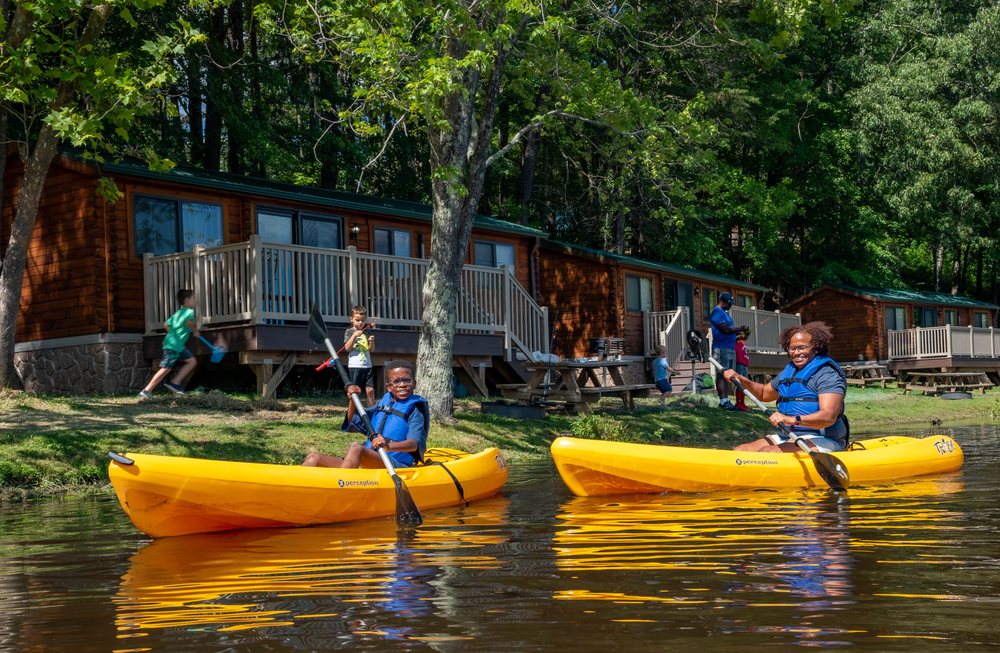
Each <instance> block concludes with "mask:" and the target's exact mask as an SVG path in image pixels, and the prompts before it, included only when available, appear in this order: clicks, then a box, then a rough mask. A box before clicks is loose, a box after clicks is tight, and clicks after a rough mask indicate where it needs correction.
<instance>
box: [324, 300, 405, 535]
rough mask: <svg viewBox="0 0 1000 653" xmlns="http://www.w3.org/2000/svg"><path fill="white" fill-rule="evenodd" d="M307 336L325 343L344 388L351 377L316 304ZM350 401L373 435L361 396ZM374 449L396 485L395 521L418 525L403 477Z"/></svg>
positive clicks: (352, 395)
mask: <svg viewBox="0 0 1000 653" xmlns="http://www.w3.org/2000/svg"><path fill="white" fill-rule="evenodd" d="M309 337H310V338H312V339H313V342H316V343H318V344H323V345H326V349H327V351H329V352H330V358H331V359H332V360H333V362H334V365H336V367H337V371H338V372H340V378H341V380H343V382H344V388H345V389H346V388H347V386H349V385H350V384H351V379H350V378H349V377H348V376H347V370H345V369H344V364H343V363H341V362H340V358H339V357H338V356H337V352H336V350H335V349H334V348H333V343H331V342H330V336H329V335H327V331H326V324H325V323H324V322H323V314H322V313H320V312H319V306H318V305H316V304H313V305H312V310H311V311H310V314H309ZM351 401H352V402H354V408H355V409H356V410H357V412H358V415H359V416H360V417H361V422H362V423H363V424H364V425H365V430H366V431H367V432H368V437H369V438H373V437H375V435H376V433H375V427H373V426H372V422H371V420H370V419H369V418H368V413H367V412H365V406H364V404H362V403H361V398H360V397H359V396H358V395H357V394H351ZM376 451H378V454H379V456H381V458H382V464H383V465H385V469H386V471H387V472H389V476H391V477H392V482H393V483H394V484H395V485H396V523H397V524H399V525H400V526H419V525H420V524H422V523H423V521H424V518H423V516H422V515H421V514H420V510H419V509H418V508H417V504H416V503H415V502H414V501H413V497H412V496H411V495H410V491H409V490H408V489H406V484H405V483H403V479H401V478H400V477H399V474H397V473H396V468H395V467H394V466H393V464H392V461H391V460H390V459H389V454H387V453H386V452H385V448H383V447H379V448H378V449H376Z"/></svg>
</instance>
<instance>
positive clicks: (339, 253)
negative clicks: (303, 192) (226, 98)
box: [143, 236, 548, 356]
mask: <svg viewBox="0 0 1000 653" xmlns="http://www.w3.org/2000/svg"><path fill="white" fill-rule="evenodd" d="M143 266H144V283H145V296H146V305H145V320H146V332H147V333H150V334H151V333H155V332H157V331H162V329H163V322H164V320H166V318H167V317H169V315H170V314H171V313H172V312H173V311H174V310H176V308H177V299H176V296H177V291H178V290H180V289H182V288H193V289H194V290H195V294H196V297H197V308H196V315H197V318H198V323H199V325H200V326H207V325H222V324H239V323H251V324H283V323H285V322H304V321H305V320H308V318H309V311H310V309H311V307H312V305H313V304H314V303H315V304H318V305H319V307H320V310H321V311H322V313H323V318H324V319H326V320H329V321H330V322H334V323H337V322H342V323H346V322H349V321H350V315H351V308H352V307H353V306H355V305H357V304H361V305H364V306H365V307H366V308H367V309H368V315H369V316H370V317H371V318H373V319H374V320H375V321H376V322H377V323H378V324H379V326H383V327H417V326H420V324H421V311H422V305H421V292H422V290H423V285H424V279H425V276H426V273H427V266H428V262H427V261H426V260H424V259H414V258H406V257H399V256H384V255H380V254H370V253H367V252H359V251H358V250H357V249H355V248H354V247H350V248H348V249H346V250H340V249H326V248H320V247H304V246H301V245H281V244H275V243H265V242H263V241H261V239H260V237H258V236H253V237H251V239H250V240H249V241H247V242H245V243H236V244H232V245H225V246H222V247H213V248H210V249H205V248H201V247H196V248H195V249H194V250H193V251H191V252H181V253H178V254H167V255H164V256H152V255H150V254H146V255H145V256H144V257H143ZM457 314H458V330H459V331H462V332H475V333H496V334H502V335H504V338H505V343H506V344H507V346H508V347H507V352H508V355H509V354H510V353H511V349H513V348H517V349H520V350H521V351H522V352H524V353H525V354H526V355H528V356H530V354H531V352H533V351H543V352H548V318H547V311H546V309H544V308H542V307H540V306H538V305H537V304H536V303H535V302H534V301H533V300H532V298H531V296H530V295H529V294H528V293H527V292H526V291H525V290H524V288H523V287H521V285H520V283H518V281H517V278H516V277H515V276H514V274H513V272H512V270H510V269H509V268H490V267H482V266H475V265H466V266H465V267H464V268H463V269H462V281H461V291H460V293H459V297H458V302H457Z"/></svg>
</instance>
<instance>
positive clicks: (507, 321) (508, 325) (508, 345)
mask: <svg viewBox="0 0 1000 653" xmlns="http://www.w3.org/2000/svg"><path fill="white" fill-rule="evenodd" d="M500 269H501V270H502V271H503V307H502V309H501V310H503V351H504V354H503V355H504V359H509V357H510V350H511V349H512V348H513V347H514V343H513V342H512V341H511V338H510V332H511V330H512V329H513V322H514V321H513V319H512V317H511V314H510V312H511V307H512V304H513V303H512V302H511V298H510V291H511V288H510V277H511V274H512V273H511V270H510V267H509V266H506V265H501V266H500Z"/></svg>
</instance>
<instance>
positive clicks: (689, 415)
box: [0, 388, 1000, 498]
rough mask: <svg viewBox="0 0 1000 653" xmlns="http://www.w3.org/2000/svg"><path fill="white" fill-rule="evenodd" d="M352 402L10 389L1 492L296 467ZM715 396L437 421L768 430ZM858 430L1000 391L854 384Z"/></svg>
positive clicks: (2, 428)
mask: <svg viewBox="0 0 1000 653" xmlns="http://www.w3.org/2000/svg"><path fill="white" fill-rule="evenodd" d="M344 403H345V400H344V397H343V396H339V397H332V398H329V399H327V398H324V399H317V398H297V399H284V400H264V401H259V400H254V399H252V398H249V397H247V396H236V395H225V394H221V393H214V392H212V393H208V394H203V395H188V396H186V397H179V398H175V397H173V396H158V397H157V398H155V399H152V400H146V401H139V400H137V399H135V398H132V397H45V396H34V395H27V394H24V393H20V392H9V391H5V392H2V393H0V496H4V497H7V498H11V497H17V496H26V495H29V494H47V493H59V492H67V491H80V490H83V489H88V488H93V487H101V486H104V485H105V484H106V483H107V471H106V468H107V459H106V457H105V456H106V453H107V451H109V450H115V451H121V452H125V451H133V452H143V453H159V454H169V455H174V456H191V457H196V458H216V459H223V460H241V461H252V462H270V463H283V464H295V463H298V462H299V461H300V460H301V459H302V457H303V456H304V455H305V454H306V452H307V451H309V450H310V449H312V448H315V449H319V450H321V451H324V452H328V453H341V452H343V450H344V448H345V447H346V446H347V444H348V443H349V441H350V439H351V438H350V437H349V436H348V435H346V434H344V433H341V432H340V431H339V427H340V422H341V420H342V418H343V413H344ZM711 403H714V400H713V399H711V398H708V397H707V396H706V397H700V398H698V400H692V399H691V398H690V397H678V398H675V399H671V400H670V401H669V402H668V407H667V408H666V409H660V408H658V407H657V406H656V402H655V400H653V399H645V400H639V402H638V404H639V409H638V410H636V411H635V412H624V411H622V410H621V402H620V401H617V400H611V399H605V400H603V401H602V403H601V404H599V405H598V407H597V410H596V411H595V413H594V414H593V415H591V416H570V415H565V414H550V415H548V416H547V417H546V418H545V419H541V420H520V419H509V418H502V417H497V416H493V415H484V414H482V413H481V412H480V411H479V402H478V401H474V400H460V401H458V402H457V404H456V406H457V409H456V414H455V419H454V420H453V421H452V422H451V423H447V424H445V423H435V424H434V425H433V426H432V429H431V435H430V440H431V446H438V447H449V448H455V449H464V450H466V451H478V450H480V449H482V448H484V447H487V446H496V447H499V448H500V450H501V451H502V452H503V453H504V456H505V457H506V458H507V459H508V460H509V461H510V462H512V463H515V464H516V463H517V462H518V461H523V460H529V459H540V458H542V457H544V456H547V455H548V447H549V444H550V443H551V441H552V439H553V438H555V437H556V436H558V435H560V434H575V435H579V436H581V437H591V438H602V439H607V440H620V441H630V442H650V443H658V444H678V445H683V446H693V447H708V448H729V447H731V446H732V445H734V444H735V443H738V442H742V441H744V440H748V439H750V438H751V437H752V436H755V435H758V434H764V433H767V432H768V430H769V429H768V427H769V424H768V423H767V421H766V419H765V418H764V416H763V414H762V413H761V412H760V411H756V410H755V411H753V412H750V413H731V412H727V411H722V410H719V409H718V408H717V407H714V406H713V405H710V404H711ZM847 414H848V417H849V418H850V420H851V428H852V432H853V433H854V434H855V436H857V435H860V434H863V433H865V432H872V431H877V432H882V433H884V432H886V431H889V430H891V429H892V428H899V429H907V430H913V429H920V428H921V427H926V430H927V432H931V431H934V430H942V429H944V430H946V429H947V428H948V426H949V425H955V424H968V423H975V422H986V421H990V420H994V419H1000V391H998V390H991V391H990V392H988V393H987V394H986V395H981V394H978V393H977V394H974V395H973V398H972V399H971V400H959V401H948V400H943V399H939V398H936V397H923V396H919V395H903V394H902V392H901V391H900V390H896V389H885V390H882V389H863V390H862V389H855V388H852V389H851V390H850V391H849V393H848V398H847Z"/></svg>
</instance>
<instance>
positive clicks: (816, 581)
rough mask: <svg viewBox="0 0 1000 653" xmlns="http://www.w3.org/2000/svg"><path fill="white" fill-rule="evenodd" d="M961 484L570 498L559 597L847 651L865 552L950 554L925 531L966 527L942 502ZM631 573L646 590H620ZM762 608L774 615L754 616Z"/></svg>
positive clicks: (561, 529)
mask: <svg viewBox="0 0 1000 653" xmlns="http://www.w3.org/2000/svg"><path fill="white" fill-rule="evenodd" d="M960 479H961V476H960V475H952V476H946V477H935V478H933V479H930V480H928V479H915V480H912V481H908V482H900V483H898V484H894V485H891V486H874V487H867V488H852V489H851V490H850V492H849V493H848V494H847V495H837V494H835V493H832V492H829V491H825V490H802V491H794V492H776V491H757V492H735V493H710V494H664V495H657V496H646V495H634V496H630V497H628V498H622V497H615V499H614V500H613V501H609V500H608V498H607V497H604V498H601V497H573V498H570V499H568V500H567V501H565V502H564V503H563V504H562V506H561V508H560V511H559V514H558V516H557V519H558V523H557V525H556V531H555V537H554V540H553V550H554V551H555V554H556V564H557V566H558V567H559V569H560V570H562V571H564V572H566V575H565V576H564V578H568V579H571V580H572V581H573V582H572V583H570V584H569V585H568V586H566V587H565V589H561V590H559V591H557V592H556V593H555V598H556V599H557V600H565V601H579V602H594V603H595V604H598V605H605V606H610V609H609V608H608V607H606V608H604V609H603V611H604V612H605V613H608V614H609V615H610V616H611V617H612V619H613V620H614V619H615V616H616V615H618V610H617V608H618V606H628V611H627V612H628V614H629V617H628V618H629V619H640V620H641V619H642V618H643V617H645V616H647V615H649V614H653V613H655V612H656V608H655V606H661V608H660V610H662V606H664V604H669V605H672V606H674V607H675V608H678V609H711V610H720V609H721V610H723V611H724V612H723V614H722V615H720V616H717V617H716V619H717V624H716V627H715V628H714V629H713V630H714V632H717V633H722V634H727V633H734V632H758V633H760V632H783V633H787V634H792V635H793V636H794V637H795V639H796V640H797V642H798V643H799V644H800V645H805V646H810V645H824V646H825V645H839V644H842V643H843V642H842V641H841V640H840V637H841V636H843V635H844V634H845V632H846V630H845V629H844V628H843V627H841V626H839V625H837V619H836V618H835V617H834V614H835V613H837V612H840V611H843V610H847V609H848V608H849V607H850V606H852V605H854V604H855V602H856V597H857V596H858V593H859V592H858V589H857V587H856V583H857V579H858V578H859V576H860V577H863V576H864V575H865V572H859V569H858V561H857V557H858V554H859V553H865V554H870V553H871V550H872V549H873V548H874V549H878V548H880V547H886V548H893V547H907V548H911V549H913V550H914V552H915V553H914V554H913V557H915V558H919V557H920V556H922V555H927V554H929V553H930V552H931V550H932V549H933V548H934V547H940V546H943V545H942V542H941V535H940V534H935V535H934V536H933V537H932V538H930V537H926V536H925V533H927V532H929V531H931V530H947V529H955V530H956V532H958V531H959V530H960V529H961V523H960V522H961V521H962V520H961V514H960V513H955V512H953V511H952V510H950V509H949V508H948V507H947V506H946V503H947V501H948V497H949V495H954V494H957V493H960V492H962V490H963V488H964V485H963V483H962V481H961V480H960ZM629 572H632V575H634V574H635V573H636V572H640V573H642V574H644V577H645V582H644V583H642V584H641V585H637V584H635V583H633V584H632V585H631V587H630V588H628V589H626V588H623V587H622V586H621V583H620V581H619V579H620V578H622V577H623V576H626V575H629ZM636 590H640V591H638V592H637V591H636ZM636 606H640V607H639V608H638V609H637V607H636ZM761 610H763V611H766V613H767V616H766V617H763V618H762V616H761V615H758V616H757V617H756V618H750V617H749V615H750V614H753V613H755V612H760V611H761ZM725 611H730V617H726V612H725ZM779 615H780V620H776V619H775V617H777V616H779ZM623 618H624V617H623ZM658 619H662V616H660V617H658Z"/></svg>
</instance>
